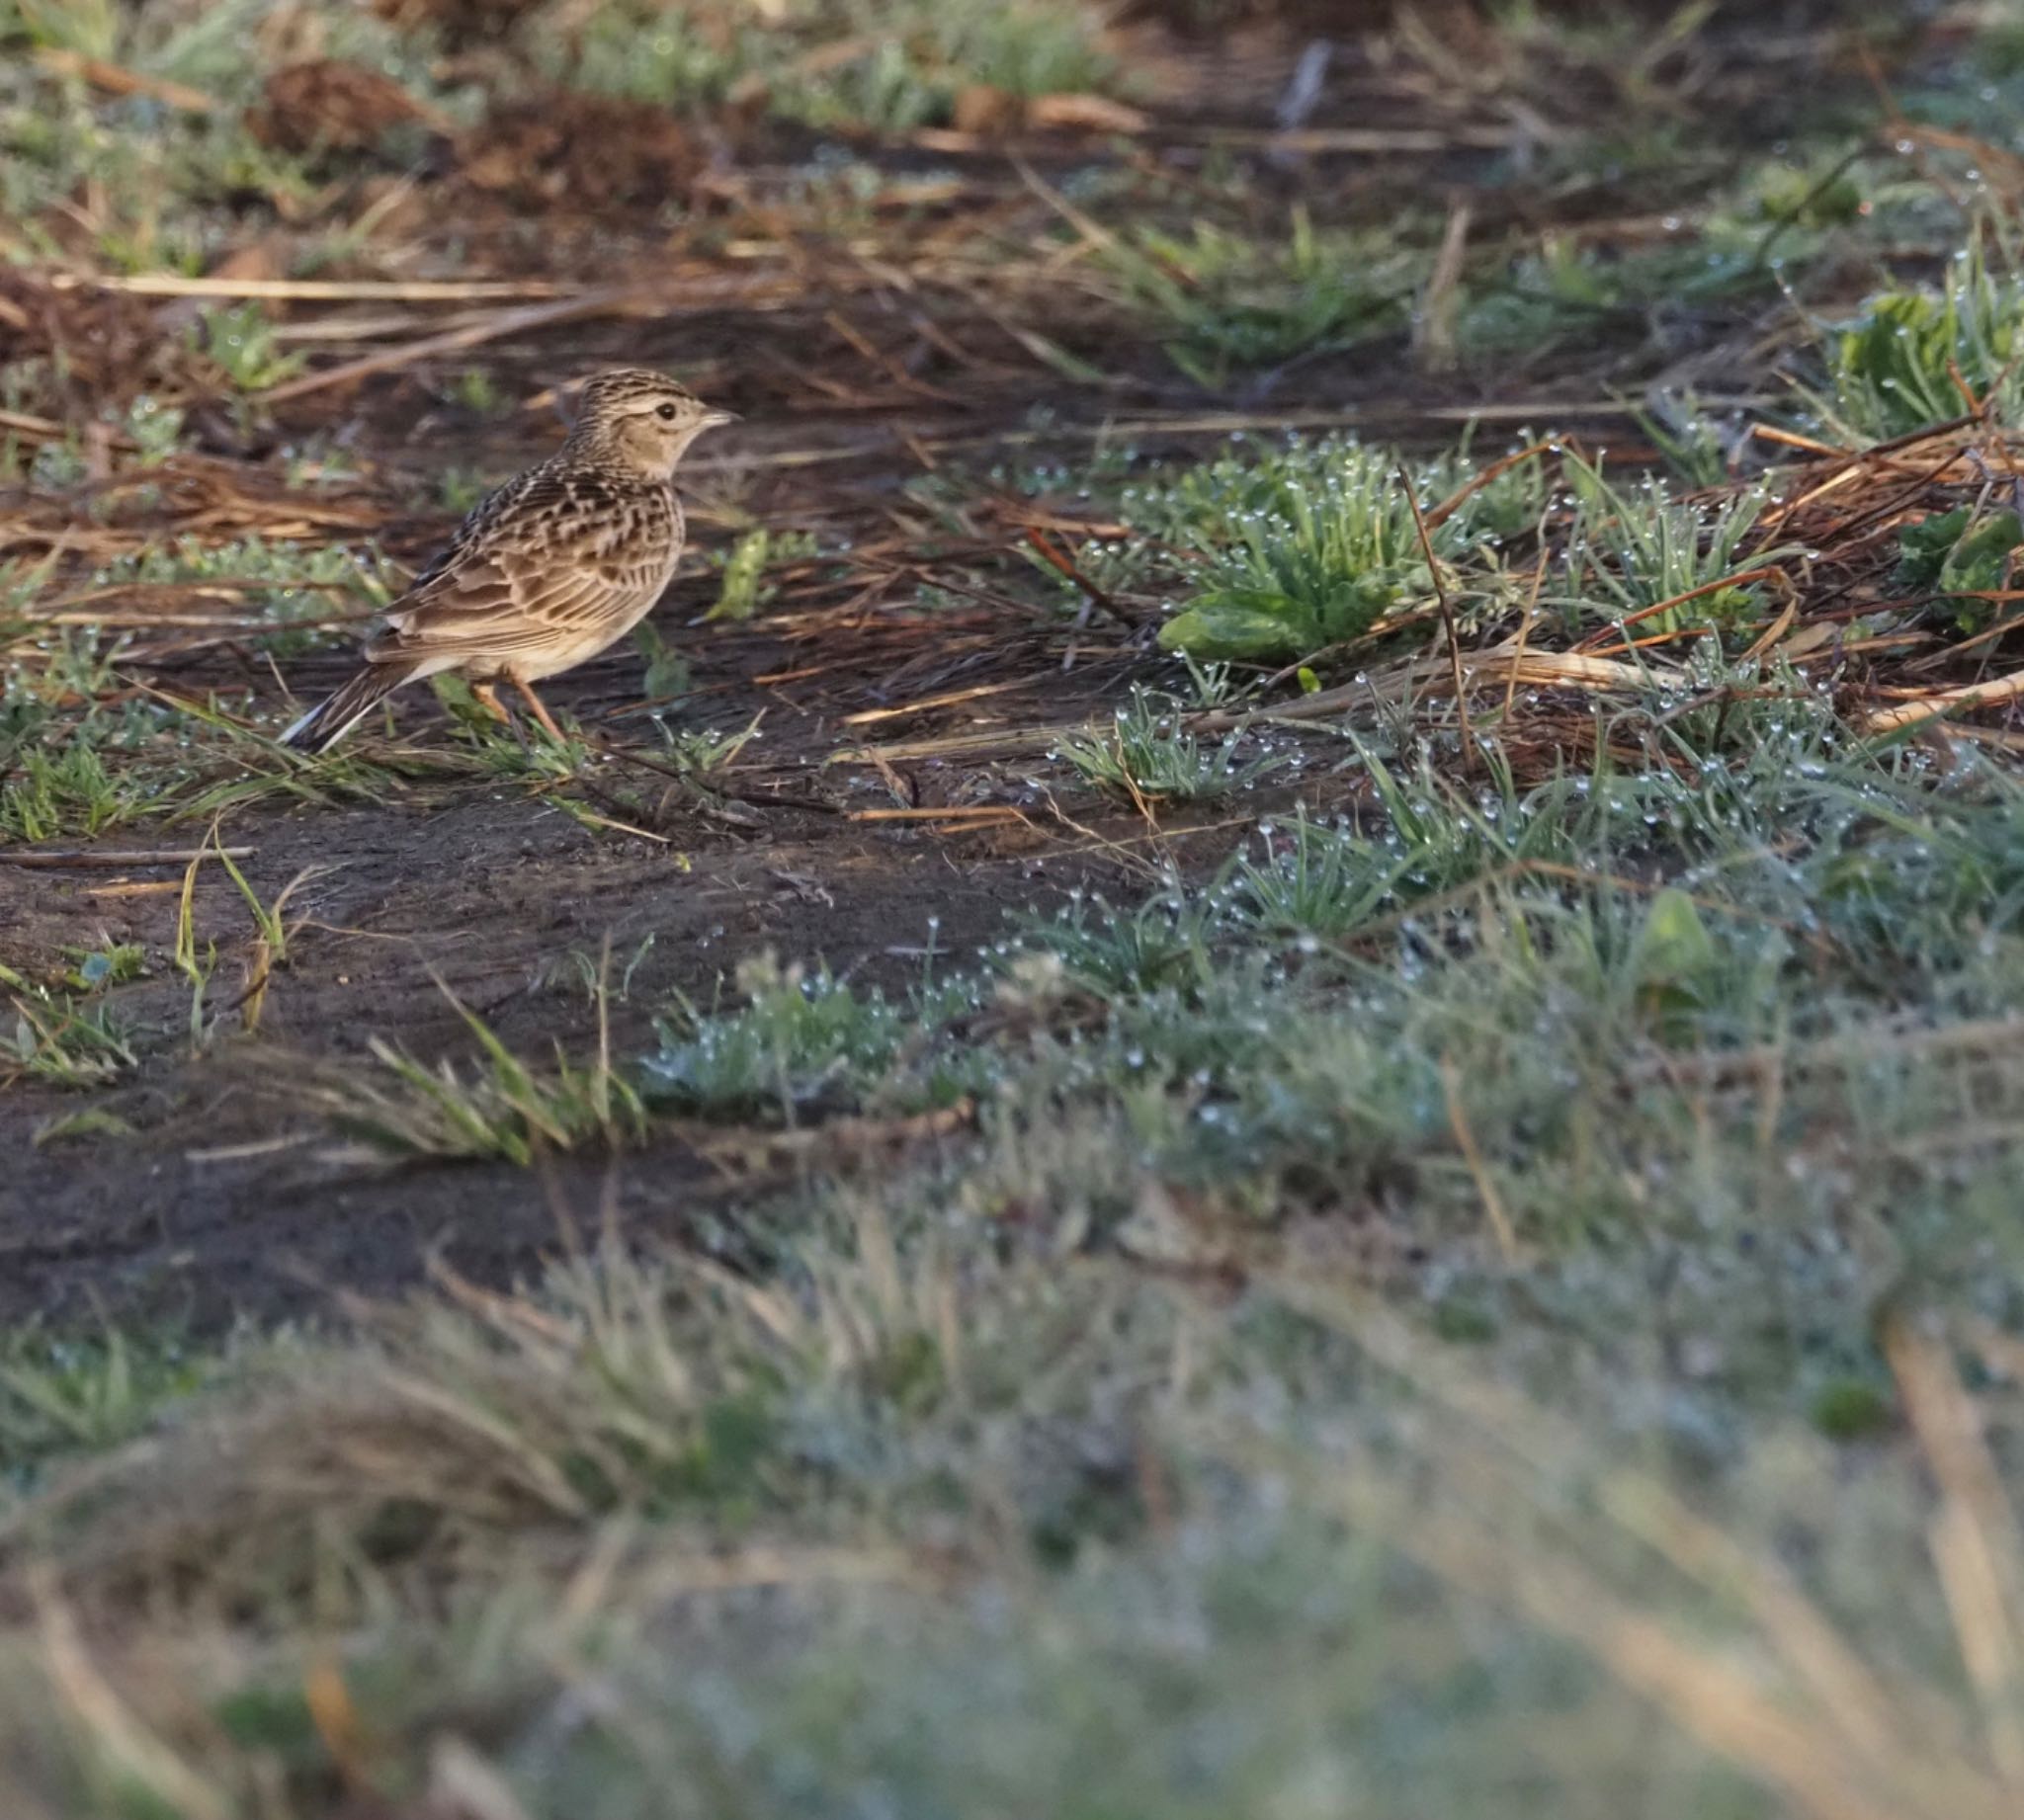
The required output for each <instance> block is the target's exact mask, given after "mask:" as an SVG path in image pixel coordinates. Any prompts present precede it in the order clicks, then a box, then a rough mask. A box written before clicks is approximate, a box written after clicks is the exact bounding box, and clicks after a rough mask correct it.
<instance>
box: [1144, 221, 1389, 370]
mask: <svg viewBox="0 0 2024 1820" xmlns="http://www.w3.org/2000/svg"><path fill="white" fill-rule="evenodd" d="M1104 257H1105V263H1106V265H1107V266H1108V268H1109V270H1110V271H1111V272H1112V273H1114V274H1115V275H1116V277H1117V278H1118V280H1119V282H1120V283H1121V285H1122V286H1123V289H1124V291H1125V296H1126V299H1127V300H1128V302H1130V303H1132V304H1134V305H1135V306H1137V307H1138V308H1139V309H1141V310H1143V311H1144V312H1146V313H1147V314H1149V315H1151V316H1152V317H1154V318H1155V319H1158V320H1160V321H1163V322H1164V323H1165V324H1166V325H1167V326H1168V330H1169V339H1168V340H1167V342H1166V351H1167V354H1168V356H1169V358H1171V360H1172V361H1173V363H1174V365H1175V366H1177V367H1179V368H1180V370H1181V371H1182V372H1185V373H1186V374H1187V375H1188V376H1189V377H1190V378H1192V379H1194V380H1195V381H1196V383H1197V384H1200V385H1203V386H1208V387H1212V388H1214V387H1220V386H1222V385H1223V384H1225V383H1226V382H1227V380H1228V378H1229V375H1230V372H1231V371H1232V370H1233V369H1235V368H1239V367H1256V366H1261V365H1265V364H1268V363H1271V362H1274V361H1283V360H1286V359H1288V358H1290V357H1292V356H1294V355H1297V354H1306V353H1312V352H1317V351H1320V350H1324V349H1333V348H1345V347H1349V346H1351V345H1353V344H1355V343H1356V342H1359V341H1364V340H1367V339H1369V338H1371V337H1373V336H1376V335H1381V334H1385V333H1388V332H1390V331H1391V330H1394V329H1397V328H1400V327H1402V326H1403V324H1404V321H1405V312H1406V306H1407V303H1408V301H1409V299H1410V297H1411V295H1412V292H1413V290H1414V289H1415V287H1416V286H1417V285H1418V284H1419V282H1420V281H1421V280H1422V279H1423V277H1424V270H1425V265H1426V261H1425V259H1424V257H1423V256H1422V255H1420V254H1418V253H1416V252H1413V251H1410V250H1408V249H1405V248H1402V247H1401V246H1400V245H1399V243H1398V242H1397V241H1396V240H1395V239H1393V238H1391V236H1389V235H1383V234H1374V233H1350V234H1344V233H1327V234H1322V233H1317V232H1316V230H1315V228H1314V226H1313V223H1312V222H1311V221H1310V220H1309V219H1308V216H1307V211H1306V210H1305V209H1301V208H1297V209H1295V211H1294V216H1293V225H1292V229H1291V232H1290V235H1289V237H1288V239H1287V240H1286V241H1285V243H1284V244H1272V243H1267V242H1259V241H1254V240H1251V239H1248V238H1246V237H1244V236H1241V235H1238V234H1232V233H1226V232H1224V231H1223V230H1222V229H1220V228H1217V227H1214V226H1211V225H1209V224H1207V223H1198V224H1197V226H1196V228H1195V232H1194V237H1193V239H1192V240H1180V239H1176V238H1174V237H1172V236H1170V235H1166V234H1162V233H1160V232H1159V231H1158V230H1156V229H1153V228H1143V229H1140V230H1139V231H1138V234H1137V235H1136V236H1135V237H1133V238H1131V239H1122V238H1121V239H1115V240H1112V241H1109V242H1107V243H1106V247H1105V253H1104Z"/></svg>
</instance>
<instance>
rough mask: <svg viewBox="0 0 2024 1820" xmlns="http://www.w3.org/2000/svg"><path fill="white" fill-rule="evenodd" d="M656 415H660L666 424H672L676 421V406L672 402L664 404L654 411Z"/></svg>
mask: <svg viewBox="0 0 2024 1820" xmlns="http://www.w3.org/2000/svg"><path fill="white" fill-rule="evenodd" d="M654 416H656V417H658V418H659V419H660V420H661V422H662V423H664V424H671V423H673V422H674V421H675V407H674V406H673V405H671V404H664V405H662V406H661V407H660V408H659V409H658V410H657V411H655V412H654Z"/></svg>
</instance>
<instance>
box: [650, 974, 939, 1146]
mask: <svg viewBox="0 0 2024 1820" xmlns="http://www.w3.org/2000/svg"><path fill="white" fill-rule="evenodd" d="M736 979H737V988H738V991H739V992H740V993H741V994H742V995H743V997H744V1001H745V1002H744V1004H743V1005H742V1006H741V1007H740V1008H738V1009H737V1010H735V1011H729V1012H716V1013H706V1012H704V1011H702V1010H700V1009H699V1008H698V1007H697V1006H695V1005H694V1004H692V1003H691V1002H690V1001H689V1000H688V999H686V998H678V1000H677V1007H678V1009H677V1013H676V1015H675V1016H674V1017H672V1018H670V1019H667V1020H664V1021H663V1022H662V1024H661V1025H660V1027H659V1029H660V1046H659V1047H658V1048H657V1049H656V1050H654V1051H653V1052H652V1053H651V1054H649V1055H648V1056H646V1058H645V1059H644V1060H643V1061H642V1062H641V1064H640V1088H641V1091H642V1092H643V1093H644V1094H645V1096H646V1098H647V1099H648V1101H649V1102H651V1103H652V1104H654V1105H660V1106H672V1107H680V1108H683V1109H686V1110H690V1111H694V1112H702V1113H709V1114H712V1115H715V1116H718V1117H731V1116H748V1117H749V1116H752V1115H756V1114H761V1113H764V1112H767V1111H776V1112H778V1113H779V1115H780V1117H782V1118H783V1119H784V1120H785V1121H786V1122H787V1123H789V1124H793V1123H794V1122H795V1121H796V1118H797V1117H798V1115H799V1114H800V1113H801V1112H804V1111H806V1110H807V1109H809V1108H811V1107H813V1106H815V1105H817V1104H818V1103H820V1102H823V1101H825V1100H830V1099H838V1098H841V1099H843V1100H845V1101H851V1100H855V1099H856V1098H858V1097H859V1096H861V1095H862V1094H863V1093H865V1092H866V1091H867V1090H869V1089H870V1087H871V1086H872V1085H873V1084H874V1083H876V1082H877V1081H878V1080H879V1079H880V1078H881V1077H882V1076H883V1075H884V1074H885V1072H886V1069H887V1068H888V1067H889V1066H890V1065H891V1062H892V1060H893V1057H894V1056H895V1055H896V1054H897V1053H898V1050H899V1046H900V1043H901V1041H902V1040H903V1039H904V1037H905V1036H906V1034H907V1033H908V1031H909V1029H911V1028H913V1027H914V1024H915V1020H914V1019H913V1018H912V1017H910V1016H909V1014H908V1012H907V1010H906V1008H904V1007H902V1006H897V1005H893V1004H891V1003H890V1002H889V1001H887V1000H886V998H885V997H884V996H883V995H882V994H880V993H878V992H867V993H858V992H854V991H853V990H852V989H851V988H850V987H849V986H848V985H845V984H843V983H842V982H841V981H839V980H836V979H834V978H832V977H831V976H830V975H829V974H828V973H826V972H822V973H815V974H809V973H807V972H805V971H803V970H802V968H801V967H800V966H798V965H794V966H786V967H783V966H782V965H781V963H780V962H779V961H778V960H777V959H776V958H775V957H774V956H773V955H772V954H771V953H766V954H761V955H758V956H756V957H754V958H752V959H748V960H746V961H743V962H742V963H740V965H739V967H738V970H737V976H736Z"/></svg>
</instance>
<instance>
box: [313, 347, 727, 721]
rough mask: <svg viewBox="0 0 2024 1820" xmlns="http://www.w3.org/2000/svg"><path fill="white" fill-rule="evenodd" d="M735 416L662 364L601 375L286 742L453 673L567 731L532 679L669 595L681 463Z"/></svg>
mask: <svg viewBox="0 0 2024 1820" xmlns="http://www.w3.org/2000/svg"><path fill="white" fill-rule="evenodd" d="M729 420H730V413H729V412H727V411H716V410H712V409H711V408H710V407H709V406H708V405H706V404H704V403H703V402H702V401H701V400H700V399H699V398H697V397H696V396H695V395H694V394H693V393H692V392H690V391H689V390H688V389H687V388H686V387H684V386H681V385H678V384H677V383H676V382H675V381H674V380H673V379H670V378H668V377H666V376H665V375H664V374H662V373H658V372H648V371H646V370H645V369H644V368H637V367H624V368H619V369H617V370H615V371H613V372H601V373H599V374H598V375H597V377H596V378H594V379H592V380H590V381H589V383H588V384H586V385H585V386H584V388H583V399H582V408H581V411H580V414H579V415H578V417H577V420H576V426H575V428H574V429H573V430H571V431H570V433H569V440H568V441H567V442H565V443H564V444H563V445H562V447H561V448H560V449H559V450H558V451H556V453H555V454H554V455H550V456H549V457H548V459H547V460H546V461H543V462H541V463H539V464H538V465H537V466H534V467H531V468H529V469H528V470H527V471H526V472H525V473H523V474H520V475H517V476H516V477H515V478H513V479H511V480H509V481H507V482H506V484H505V485H504V486H502V487H500V488H499V489H498V490H497V491H496V492H494V493H491V494H489V495H487V497H486V498H484V499H483V500H481V501H479V503H478V505H477V507H476V508H475V509H474V510H473V511H472V512H471V514H470V516H469V517H468V518H466V519H465V520H464V523H463V525H461V526H460V527H459V528H458V532H457V535H456V537H455V538H452V539H451V541H450V544H449V547H448V548H446V549H445V550H444V551H443V552H442V554H440V555H439V556H437V557H436V558H435V560H434V561H432V562H430V563H429V564H428V566H427V567H426V568H424V569H423V570H422V571H421V573H420V574H418V575H417V576H416V577H415V579H414V582H413V584H412V585H411V586H410V587H409V588H408V591H407V592H406V593H405V594H403V595H402V596H401V597H400V599H399V600H397V601H395V602H394V603H393V606H392V607H391V608H390V609H389V610H388V612H387V614H386V629H385V631H384V632H383V633H382V634H381V635H380V637H378V638H376V639H375V640H374V641H373V642H372V643H370V644H368V645H367V646H366V647H365V650H364V652H363V653H362V655H363V656H364V658H365V660H366V667H365V668H364V669H363V670H361V671H360V672H359V674H358V675H357V676H355V677H353V678H352V680H351V681H350V682H349V683H347V684H346V685H345V686H344V687H343V688H342V689H340V690H339V691H338V692H337V693H336V694H335V695H333V696H332V697H330V698H329V700H328V701H326V702H324V703H321V704H320V705H318V706H317V707H314V708H312V709H311V710H310V711H309V712H308V713H306V714H304V715H303V716H302V718H301V719H299V720H297V721H296V722H295V725H294V726H292V727H290V728H289V730H288V731H287V732H286V733H284V734H283V735H282V739H283V741H284V742H285V743H286V744H289V745H292V746H300V747H302V748H304V749H306V750H308V751H312V752H321V751H323V750H325V749H326V748H327V747H329V746H331V745H333V744H334V743H335V742H336V741H337V740H339V739H341V738H342V737H343V736H344V734H345V733H346V732H347V731H348V730H349V729H350V728H351V727H353V726H354V725H356V724H357V723H358V721H359V720H360V719H361V718H362V717H363V716H364V715H365V714H367V713H369V712H371V711H372V709H373V707H374V706H375V705H376V704H377V703H380V701H382V700H384V698H385V697H387V696H388V695H390V694H391V693H392V692H393V691H394V690H396V689H398V688H399V687H400V686H401V685H402V684H403V683H411V682H415V681H418V680H419V679H421V678H423V677H427V676H436V675H439V674H441V673H442V672H444V671H455V672H457V673H459V674H460V675H462V676H464V678H466V679H467V680H468V681H469V683H470V685H471V689H472V693H473V694H474V695H476V696H477V698H478V700H479V701H480V702H482V703H484V704H485V705H486V706H487V707H489V708H490V709H492V711H493V712H495V713H501V714H503V712H504V710H503V709H502V708H500V706H499V703H498V700H497V697H496V696H495V695H494V693H493V691H494V689H495V688H496V686H497V685H498V684H500V683H511V684H512V685H513V686H514V687H515V688H516V689H518V690H519V691H520V693H521V694H522V695H523V696H525V697H526V698H527V703H528V705H529V706H530V707H531V708H532V709H533V710H534V713H535V716H536V718H537V719H539V720H540V721H541V723H542V725H543V726H544V727H545V728H546V729H547V730H548V732H549V733H550V734H551V735H552V736H554V737H556V738H560V737H561V735H560V733H559V732H558V731H557V729H556V727H555V723H554V721H553V720H551V719H550V718H549V716H548V709H547V708H546V707H544V706H543V705H542V703H541V698H540V697H538V696H537V695H536V694H535V693H534V685H535V684H536V683H539V682H542V681H543V680H545V679H546V678H548V677H551V676H557V675H559V674H560V673H561V672H562V671H564V670H570V669H574V668H575V666H576V665H578V664H580V663H583V662H584V661H585V660H586V659H588V658H592V657H595V656H596V655H597V654H598V652H600V651H602V650H604V649H605V647H606V646H608V645H610V644H612V643H613V642H614V641H615V640H617V639H620V638H623V637H624V636H625V635H626V633H628V632H629V631H631V630H632V629H633V626H634V625H636V624H637V623H638V622H639V620H641V619H642V618H644V617H645V615H646V614H647V612H648V611H649V610H650V609H651V608H652V606H653V604H654V602H655V601H657V600H658V599H659V598H660V596H661V591H662V590H663V589H664V588H666V586H667V585H668V583H669V581H671V580H672V579H673V578H674V573H675V564H676V562H677V561H678V560H679V559H680V557H681V554H682V536H683V529H684V527H683V519H682V506H681V502H680V500H678V499H677V498H676V497H675V489H674V471H675V464H676V463H677V462H678V461H679V460H680V459H681V458H682V455H683V454H684V452H685V451H686V450H687V449H688V447H689V445H690V444H691V443H693V442H694V441H695V440H696V438H697V437H699V436H701V435H702V434H703V432H704V431H705V430H708V429H710V428H711V427H712V426H713V425H715V424H720V423H726V422H728V421H729Z"/></svg>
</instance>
